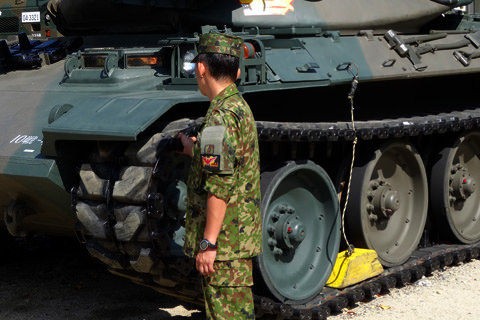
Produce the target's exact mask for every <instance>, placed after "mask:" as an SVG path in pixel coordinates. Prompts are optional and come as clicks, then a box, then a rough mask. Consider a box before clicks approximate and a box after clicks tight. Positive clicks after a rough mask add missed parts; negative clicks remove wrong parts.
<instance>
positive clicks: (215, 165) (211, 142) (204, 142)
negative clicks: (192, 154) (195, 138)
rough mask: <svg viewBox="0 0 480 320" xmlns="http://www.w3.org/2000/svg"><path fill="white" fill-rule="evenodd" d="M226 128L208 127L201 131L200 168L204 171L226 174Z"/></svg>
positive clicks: (227, 171)
mask: <svg viewBox="0 0 480 320" xmlns="http://www.w3.org/2000/svg"><path fill="white" fill-rule="evenodd" d="M225 133H226V128H225V127H224V126H209V127H205V128H204V129H203V130H202V137H201V140H200V150H201V151H200V153H201V157H202V167H203V169H204V170H206V171H210V172H216V173H223V174H228V173H231V172H230V171H231V170H228V169H227V168H231V166H228V163H225V161H227V162H228V160H227V159H228V157H227V155H226V150H225V148H224V146H225V144H224V142H225V141H224V139H225Z"/></svg>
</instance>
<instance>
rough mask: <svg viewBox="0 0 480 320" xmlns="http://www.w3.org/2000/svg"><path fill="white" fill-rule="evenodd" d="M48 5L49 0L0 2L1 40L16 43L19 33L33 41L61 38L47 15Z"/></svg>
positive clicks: (10, 0) (8, 0)
mask: <svg viewBox="0 0 480 320" xmlns="http://www.w3.org/2000/svg"><path fill="white" fill-rule="evenodd" d="M47 3H48V0H2V1H0V39H7V40H9V41H11V42H14V41H16V40H17V39H16V36H17V35H18V34H19V33H25V34H27V35H28V36H29V37H30V38H32V39H48V38H51V37H58V36H60V34H59V33H58V32H57V29H56V27H55V24H54V23H53V22H52V21H51V19H50V15H49V14H48V13H47Z"/></svg>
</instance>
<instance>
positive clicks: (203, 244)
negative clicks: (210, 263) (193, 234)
mask: <svg viewBox="0 0 480 320" xmlns="http://www.w3.org/2000/svg"><path fill="white" fill-rule="evenodd" d="M208 248H210V249H217V245H216V244H215V243H211V242H210V241H208V240H207V239H203V240H202V241H200V250H201V251H206V250H207V249H208Z"/></svg>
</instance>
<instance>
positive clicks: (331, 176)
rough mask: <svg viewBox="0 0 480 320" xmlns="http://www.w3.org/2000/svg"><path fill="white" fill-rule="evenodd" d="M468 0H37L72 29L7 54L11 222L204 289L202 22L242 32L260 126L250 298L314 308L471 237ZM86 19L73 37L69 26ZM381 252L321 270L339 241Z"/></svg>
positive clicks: (266, 305) (6, 185)
mask: <svg viewBox="0 0 480 320" xmlns="http://www.w3.org/2000/svg"><path fill="white" fill-rule="evenodd" d="M473 5H474V3H473V2H472V1H469V0H435V1H432V0H388V1H386V0H369V1H366V0H363V1H359V0H348V1H347V0H322V1H313V0H312V1H306V0H265V1H262V0H253V1H227V0H224V1H221V2H219V1H194V0H192V1H169V0H156V1H136V0H124V1H122V0H118V1H100V0H96V1H92V0H76V1H73V0H71V1H69V0H51V1H50V2H49V4H48V13H49V15H50V16H51V18H52V20H53V21H54V23H55V25H56V27H57V28H58V30H60V32H61V33H62V34H63V35H64V38H63V39H64V40H65V39H68V40H70V42H69V43H76V44H77V46H75V47H73V46H72V47H70V49H69V50H68V55H66V56H65V58H62V59H60V60H59V61H57V62H54V63H50V64H43V65H42V66H41V67H36V68H22V69H17V68H14V67H11V68H9V69H3V74H2V75H0V83H1V85H0V92H1V94H0V106H1V114H2V117H1V120H0V123H1V124H2V131H3V133H2V136H3V139H2V140H1V142H0V159H1V165H0V186H1V187H2V189H3V190H4V192H2V193H1V194H0V204H1V206H2V207H3V208H5V209H4V225H5V227H6V229H7V230H8V232H9V233H10V234H12V235H14V236H27V235H29V234H32V233H47V234H52V235H56V234H61V235H71V236H76V237H77V238H78V239H79V241H81V242H82V243H83V244H84V245H85V248H86V250H88V252H89V253H90V254H91V256H93V257H95V258H97V259H99V260H100V261H101V262H103V263H104V264H105V265H106V268H108V270H109V271H111V272H112V273H114V274H117V275H119V276H123V277H127V278H129V279H131V280H133V281H135V282H137V283H139V284H142V285H146V286H149V287H151V288H153V289H155V290H157V291H159V292H161V293H163V294H167V295H171V296H174V297H177V298H180V299H182V300H186V301H190V302H195V303H202V299H203V298H202V296H201V290H200V289H199V287H200V282H199V276H198V274H197V273H196V271H195V268H194V264H193V262H192V261H191V260H190V259H188V258H186V257H185V256H184V254H183V252H182V245H183V241H184V240H183V239H184V232H185V231H184V213H185V210H186V201H187V199H186V183H185V181H186V178H187V176H188V168H189V159H188V158H186V157H184V156H182V155H180V154H179V153H178V152H177V151H176V141H177V140H176V138H175V137H176V135H177V134H178V132H180V131H184V132H187V133H189V134H194V133H195V131H197V130H199V128H200V127H201V125H202V117H203V116H204V115H205V113H206V110H207V108H208V105H209V102H208V100H207V99H206V98H205V97H203V96H202V95H201V94H200V92H199V91H198V89H197V86H196V80H195V74H194V71H193V70H194V68H193V67H192V63H191V61H192V58H193V57H194V56H195V54H196V46H197V43H198V36H199V34H201V33H206V32H211V31H216V32H230V33H234V34H236V35H238V36H240V37H242V39H243V40H244V56H243V57H242V58H241V61H240V68H241V76H240V78H239V79H238V80H237V85H238V87H239V90H240V92H241V93H242V95H243V96H244V98H245V99H246V100H247V102H248V103H249V105H250V106H251V108H252V111H253V113H254V116H255V119H256V125H257V129H258V133H259V142H260V164H261V185H262V202H261V209H262V217H263V218H262V219H263V233H262V234H263V252H262V254H261V255H260V256H259V257H257V258H256V259H255V286H254V293H255V303H256V310H257V313H258V315H259V316H261V315H276V314H280V313H281V315H282V317H283V318H286V319H294V318H295V319H297V318H301V319H311V318H313V319H323V318H325V317H326V316H327V315H328V314H330V313H334V312H337V311H338V310H341V309H342V307H344V306H346V305H347V304H348V303H350V304H351V303H352V301H353V303H355V302H356V301H359V300H362V299H365V298H367V299H368V298H369V297H370V298H371V297H372V296H374V295H375V294H376V293H378V292H380V291H381V290H382V289H384V290H385V289H388V288H390V287H392V286H395V285H402V284H403V283H405V282H409V281H411V280H412V279H413V280H414V279H418V278H420V277H421V276H422V275H423V274H425V272H427V273H428V272H431V270H433V269H435V268H439V267H440V266H444V265H449V264H451V263H454V262H455V261H456V262H459V261H464V260H468V259H472V258H477V257H478V256H479V251H480V244H479V240H480V203H479V201H480V194H479V192H478V191H477V186H476V181H479V179H480V129H479V128H480V108H479V102H478V94H477V93H478V92H479V90H480V81H478V78H479V76H480V59H477V58H478V57H480V49H479V46H480V29H479V27H480V24H479V19H478V16H476V15H475V14H467V13H466V9H471V8H473ZM78 38H81V42H78V41H76V40H75V41H73V40H72V39H78ZM355 248H366V249H371V250H374V252H375V253H376V254H377V256H378V260H379V261H380V263H381V264H382V265H383V268H384V269H385V271H384V272H383V273H382V274H380V275H379V276H377V277H375V278H373V280H372V279H370V280H364V281H363V282H359V283H356V284H353V285H351V286H348V287H347V288H342V289H337V288H331V287H330V286H329V284H330V280H329V278H330V276H331V273H332V270H333V268H334V263H335V261H336V260H337V257H338V255H339V253H340V252H343V251H345V250H347V251H348V250H354V249H355Z"/></svg>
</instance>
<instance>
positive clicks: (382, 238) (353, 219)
mask: <svg viewBox="0 0 480 320" xmlns="http://www.w3.org/2000/svg"><path fill="white" fill-rule="evenodd" d="M351 186H352V188H351V198H350V199H351V200H350V201H349V203H348V207H347V208H348V212H347V217H346V222H347V227H348V231H349V237H351V241H352V242H353V243H354V244H355V245H356V246H357V247H367V248H370V249H374V250H375V251H376V252H377V254H378V257H379V260H380V261H381V263H382V264H383V265H384V266H388V267H391V266H395V265H400V264H402V263H403V262H405V261H406V260H407V259H408V258H409V257H410V255H411V254H412V252H413V251H414V250H415V249H416V248H417V246H418V243H419V242H420V238H421V236H422V233H423V229H424V226H425V222H426V218H427V209H428V190H427V178H426V174H425V167H424V165H423V162H422V159H421V157H420V156H419V154H418V153H417V152H416V151H415V150H414V148H413V147H412V146H411V145H409V144H404V143H398V142H397V143H391V144H388V145H386V146H385V147H383V148H381V149H376V150H375V151H374V153H373V154H372V155H371V158H370V159H367V160H366V161H364V162H363V163H362V164H361V165H360V166H358V165H356V166H355V167H354V170H353V172H352V180H351Z"/></svg>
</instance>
